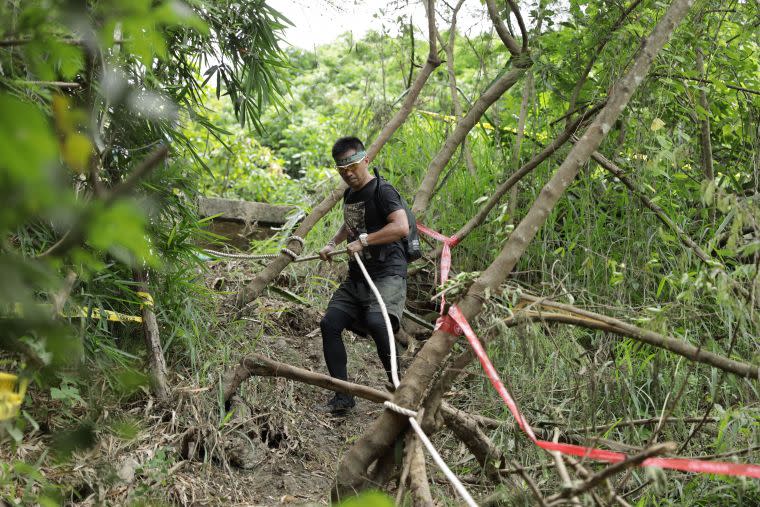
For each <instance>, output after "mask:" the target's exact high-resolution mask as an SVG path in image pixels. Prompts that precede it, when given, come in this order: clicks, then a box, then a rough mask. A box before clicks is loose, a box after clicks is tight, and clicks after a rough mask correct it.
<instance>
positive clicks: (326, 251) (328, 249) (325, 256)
mask: <svg viewBox="0 0 760 507" xmlns="http://www.w3.org/2000/svg"><path fill="white" fill-rule="evenodd" d="M334 251H335V245H334V244H332V243H328V244H327V245H325V246H324V248H322V250H320V251H319V258H320V259H322V260H323V261H330V262H332V256H331V255H330V254H331V253H333V252H334Z"/></svg>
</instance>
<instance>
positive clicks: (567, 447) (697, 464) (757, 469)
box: [417, 224, 760, 479]
mask: <svg viewBox="0 0 760 507" xmlns="http://www.w3.org/2000/svg"><path fill="white" fill-rule="evenodd" d="M417 228H418V229H419V230H420V231H422V232H423V233H425V234H427V235H428V236H430V237H432V238H435V239H437V240H438V241H443V242H444V251H447V252H448V259H447V260H446V277H447V278H448V271H449V270H450V269H451V252H450V249H447V248H446V247H447V246H448V245H451V246H453V245H456V243H458V242H459V240H458V238H456V237H453V238H447V237H446V236H444V235H442V234H440V233H437V232H435V231H431V230H430V229H428V228H427V227H424V226H422V225H420V224H417ZM431 233H432V234H431ZM452 240H454V241H453V242H452ZM452 243H453V244H452ZM443 266H444V259H443V254H441V272H442V273H441V279H443V278H444V277H443ZM442 308H443V304H442ZM438 321H439V322H438V325H437V326H436V329H441V330H442V331H445V332H446V333H449V334H453V335H461V334H464V335H465V337H466V338H467V341H469V342H470V346H471V347H472V349H473V351H474V352H475V355H477V356H478V360H479V361H480V364H481V365H482V366H483V370H484V371H485V373H486V375H487V376H488V379H489V380H490V382H491V385H493V387H494V389H496V392H497V393H499V396H501V399H502V400H504V403H505V404H506V405H507V408H508V409H509V411H510V412H511V413H512V417H514V418H515V420H516V421H517V424H518V425H519V426H520V429H521V430H522V431H523V432H524V433H525V434H526V435H527V436H528V438H529V439H530V440H531V441H532V442H533V443H534V444H536V445H537V446H538V447H540V448H542V449H545V450H547V451H556V452H560V453H562V454H568V455H571V456H579V457H581V458H590V459H594V460H597V461H605V462H608V463H619V462H621V461H625V460H626V459H628V456H627V455H626V454H623V453H620V452H613V451H606V450H604V449H597V448H594V447H584V446H581V445H573V444H563V443H555V442H549V441H546V440H539V439H538V438H536V435H535V433H534V431H533V428H531V426H530V424H528V421H527V420H526V419H525V417H524V416H523V415H522V413H521V412H520V409H519V408H518V407H517V403H515V400H514V399H512V396H511V395H510V394H509V391H507V388H506V387H504V383H503V382H502V381H501V379H500V378H499V374H498V373H497V372H496V369H495V368H494V366H493V364H492V363H491V360H490V359H489V358H488V354H487V353H486V351H485V349H484V348H483V345H482V344H481V343H480V340H478V337H477V335H476V334H475V332H474V331H473V330H472V327H471V326H470V324H469V322H467V318H466V317H465V316H464V314H463V313H462V311H461V310H460V309H459V308H458V307H457V306H456V305H452V306H451V307H450V308H449V314H448V315H447V316H446V317H442V318H439V319H438ZM639 466H644V467H654V468H663V469H670V470H680V471H683V472H695V473H703V474H718V475H733V476H741V477H752V478H755V479H760V466H759V465H752V464H745V463H728V462H720V461H705V460H700V459H689V458H649V459H647V460H645V461H643V462H642V463H641V465H639Z"/></svg>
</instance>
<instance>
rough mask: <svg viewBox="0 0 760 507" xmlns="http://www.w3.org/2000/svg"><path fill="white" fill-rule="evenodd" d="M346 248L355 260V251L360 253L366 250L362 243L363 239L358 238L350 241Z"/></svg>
mask: <svg viewBox="0 0 760 507" xmlns="http://www.w3.org/2000/svg"><path fill="white" fill-rule="evenodd" d="M346 250H348V256H349V257H350V258H351V259H352V260H353V258H354V254H355V253H359V252H361V251H362V250H364V245H362V243H361V241H359V240H358V239H357V240H356V241H352V242H351V243H349V244H348V246H347V247H346Z"/></svg>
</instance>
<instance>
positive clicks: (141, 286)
mask: <svg viewBox="0 0 760 507" xmlns="http://www.w3.org/2000/svg"><path fill="white" fill-rule="evenodd" d="M134 279H135V282H137V288H138V290H139V291H140V292H144V293H145V294H149V292H148V274H147V272H146V271H144V270H142V269H136V270H135V272H134ZM146 299H147V298H146ZM142 320H143V337H144V338H145V347H146V349H147V350H148V364H149V365H150V376H151V381H152V382H151V387H152V388H153V394H154V395H155V396H156V398H157V399H158V400H159V401H166V400H168V399H169V386H168V383H167V381H166V361H165V359H164V349H163V348H162V347H161V336H160V334H159V332H158V322H157V321H156V314H155V313H154V312H153V301H152V300H151V301H150V302H148V301H146V302H145V303H144V304H143V305H142Z"/></svg>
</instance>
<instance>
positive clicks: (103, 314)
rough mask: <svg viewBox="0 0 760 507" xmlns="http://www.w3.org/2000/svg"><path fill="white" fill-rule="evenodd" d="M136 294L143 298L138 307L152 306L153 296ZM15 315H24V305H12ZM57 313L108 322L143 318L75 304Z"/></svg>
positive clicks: (144, 293) (69, 317) (72, 317)
mask: <svg viewBox="0 0 760 507" xmlns="http://www.w3.org/2000/svg"><path fill="white" fill-rule="evenodd" d="M136 294H137V296H138V297H139V298H140V299H142V300H143V302H142V304H141V305H140V307H143V306H153V305H154V303H153V296H151V295H150V294H148V293H147V292H137V293H136ZM14 310H15V313H16V315H18V316H19V317H23V316H24V307H23V306H22V305H21V304H19V303H16V304H15V306H14ZM58 315H59V316H61V317H65V318H67V319H88V318H89V319H96V320H99V319H105V320H107V321H109V322H142V321H143V319H142V317H141V316H139V315H127V314H125V313H119V312H115V311H113V310H103V309H102V308H97V307H95V308H92V310H91V309H90V307H89V306H75V307H74V310H73V311H64V310H61V311H60V312H58Z"/></svg>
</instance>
